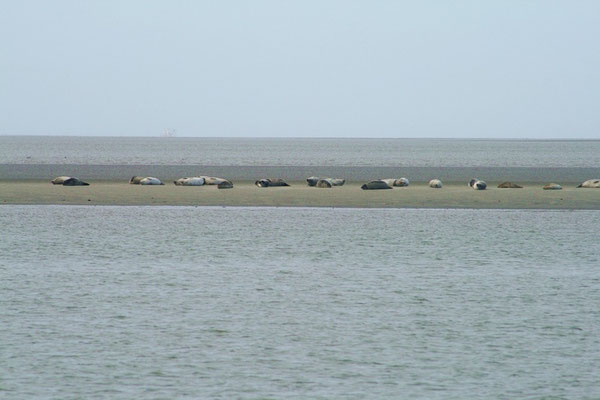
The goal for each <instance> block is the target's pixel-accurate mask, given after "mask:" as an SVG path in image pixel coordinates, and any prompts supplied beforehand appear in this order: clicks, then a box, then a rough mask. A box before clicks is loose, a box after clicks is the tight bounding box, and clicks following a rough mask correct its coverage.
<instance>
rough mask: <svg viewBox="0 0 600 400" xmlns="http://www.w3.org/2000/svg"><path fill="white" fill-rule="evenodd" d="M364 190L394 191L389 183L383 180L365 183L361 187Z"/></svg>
mask: <svg viewBox="0 0 600 400" xmlns="http://www.w3.org/2000/svg"><path fill="white" fill-rule="evenodd" d="M360 188H361V189H362V190H379V189H392V187H391V186H390V185H388V183H387V182H385V181H382V180H377V181H371V182H369V183H365V184H364V185H362V186H361V187H360Z"/></svg>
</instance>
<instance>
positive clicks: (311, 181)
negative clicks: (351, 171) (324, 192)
mask: <svg viewBox="0 0 600 400" xmlns="http://www.w3.org/2000/svg"><path fill="white" fill-rule="evenodd" d="M321 180H326V181H329V183H330V184H331V186H343V185H344V183H346V180H345V179H341V178H329V177H318V176H311V177H309V178H306V183H308V186H317V183H319V181H321Z"/></svg>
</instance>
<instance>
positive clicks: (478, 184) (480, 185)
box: [469, 179, 487, 190]
mask: <svg viewBox="0 0 600 400" xmlns="http://www.w3.org/2000/svg"><path fill="white" fill-rule="evenodd" d="M469 186H470V187H472V188H473V189H475V190H485V188H487V183H485V182H484V181H482V180H481V179H471V180H470V181H469Z"/></svg>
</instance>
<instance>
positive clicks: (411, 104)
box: [0, 0, 600, 139]
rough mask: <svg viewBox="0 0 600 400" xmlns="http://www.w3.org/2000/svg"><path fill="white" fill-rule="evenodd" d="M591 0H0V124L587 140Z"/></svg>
mask: <svg viewBox="0 0 600 400" xmlns="http://www.w3.org/2000/svg"><path fill="white" fill-rule="evenodd" d="M599 111H600V1H595V0H594V1H585V0H563V1H552V0H546V1H528V0H518V1H516V0H513V1H510V0H503V1H500V0H498V1H480V0H477V1H447V0H438V1H432V0H413V1H399V0H396V1H385V0H378V1H367V0H364V1H352V0H319V1H312V0H301V1H300V0H298V1H282V0H274V1H261V0H253V1H228V0H219V1H199V0H198V1H195V0H190V1H183V0H168V1H167V0H164V1H152V0H139V1H134V0H130V1H127V0H114V1H111V0H103V1H91V0H90V1H80V0H74V1H63V0H53V1H46V0H44V1H31V0H20V1H8V0H7V1H2V2H0V134H1V135H82V136H104V135H106V136H160V135H161V133H162V132H163V131H164V129H166V128H171V129H174V130H175V132H176V135H177V136H200V137H204V136H208V137H386V138H388V137H398V138H403V137H410V138H426V137H433V138H532V139H544V138H545V139H552V138H588V139H600V112H599Z"/></svg>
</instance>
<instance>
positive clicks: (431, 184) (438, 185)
mask: <svg viewBox="0 0 600 400" xmlns="http://www.w3.org/2000/svg"><path fill="white" fill-rule="evenodd" d="M429 187H431V188H434V189H440V188H441V187H442V181H440V180H439V179H432V180H430V181H429Z"/></svg>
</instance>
